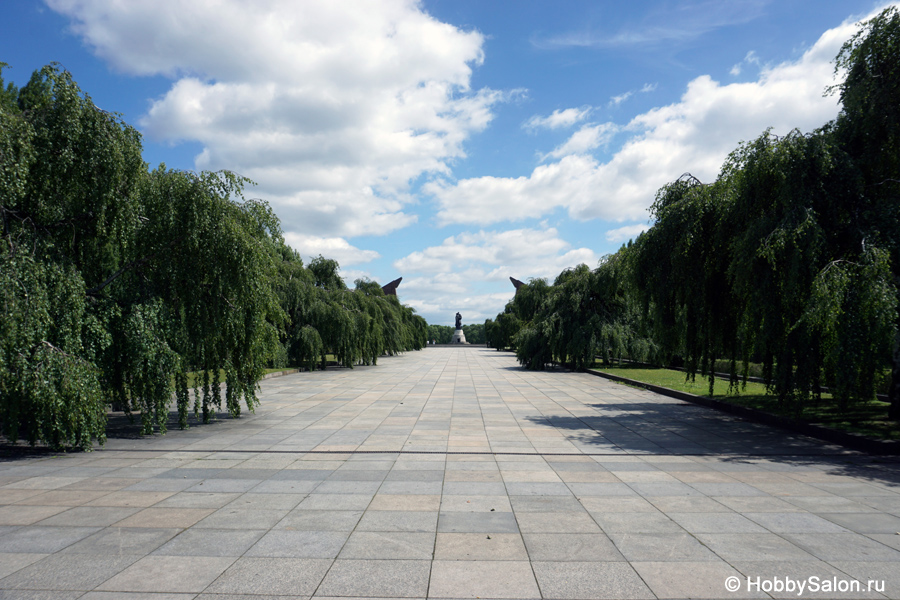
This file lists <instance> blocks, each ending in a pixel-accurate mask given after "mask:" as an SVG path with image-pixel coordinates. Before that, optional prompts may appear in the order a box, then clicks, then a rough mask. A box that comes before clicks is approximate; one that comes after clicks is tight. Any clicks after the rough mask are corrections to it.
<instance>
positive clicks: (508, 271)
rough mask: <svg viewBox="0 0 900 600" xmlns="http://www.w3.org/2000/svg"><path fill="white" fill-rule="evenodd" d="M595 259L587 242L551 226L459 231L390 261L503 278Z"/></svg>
mask: <svg viewBox="0 0 900 600" xmlns="http://www.w3.org/2000/svg"><path fill="white" fill-rule="evenodd" d="M597 259H598V257H597V256H596V255H595V254H594V251H593V250H591V249H589V248H574V249H573V248H572V247H571V244H569V243H568V242H566V241H565V240H563V239H562V238H560V237H559V232H558V231H557V230H556V229H555V228H552V227H551V228H547V229H511V230H508V231H479V232H477V233H470V232H467V233H461V234H459V235H456V236H451V237H448V238H447V239H445V240H444V242H443V243H442V244H441V245H440V246H431V247H429V248H426V249H425V250H422V251H417V252H413V253H411V254H409V255H407V256H405V257H403V258H401V259H398V260H396V261H395V262H394V267H395V268H396V269H397V270H398V271H400V272H403V273H413V274H416V273H419V274H432V275H438V274H440V275H442V276H443V275H448V274H450V273H456V274H457V276H459V274H461V273H465V272H466V271H467V270H468V271H472V270H474V271H477V272H479V273H480V277H481V279H482V280H485V281H502V280H505V279H507V278H508V277H510V276H512V277H516V278H517V279H521V278H522V277H525V276H529V277H549V276H555V275H556V274H558V273H559V272H560V271H562V270H563V269H564V268H566V267H571V266H574V265H577V264H579V263H582V262H584V263H588V264H591V265H593V264H595V263H596V262H597Z"/></svg>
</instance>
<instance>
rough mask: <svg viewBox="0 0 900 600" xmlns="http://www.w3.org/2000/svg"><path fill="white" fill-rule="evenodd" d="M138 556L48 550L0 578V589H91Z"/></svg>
mask: <svg viewBox="0 0 900 600" xmlns="http://www.w3.org/2000/svg"><path fill="white" fill-rule="evenodd" d="M136 560H138V557H137V556H129V555H119V556H96V555H92V554H60V553H56V554H52V555H50V556H47V557H46V558H43V559H41V560H40V561H38V562H35V563H34V564H32V565H30V566H27V567H25V568H23V569H20V570H18V571H16V572H15V573H14V574H13V575H10V576H9V577H5V578H3V580H2V581H0V587H3V588H4V589H28V590H92V589H94V588H95V587H97V586H98V585H100V584H101V583H103V582H104V581H106V580H107V579H109V578H110V577H112V576H114V575H116V574H117V573H119V572H120V571H122V570H123V569H125V568H126V567H127V566H129V565H130V564H132V563H134V562H135V561H136Z"/></svg>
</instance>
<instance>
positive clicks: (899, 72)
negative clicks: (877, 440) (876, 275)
mask: <svg viewBox="0 0 900 600" xmlns="http://www.w3.org/2000/svg"><path fill="white" fill-rule="evenodd" d="M835 72H836V73H838V74H840V73H842V72H843V73H845V74H846V75H845V77H844V80H843V82H842V83H840V84H838V85H837V86H835V87H833V88H831V90H832V91H839V92H840V99H841V106H842V110H841V114H840V116H839V117H838V119H837V122H836V124H835V133H836V137H837V139H838V140H839V143H840V145H841V147H842V148H843V149H844V150H845V151H846V152H847V154H849V155H850V156H851V157H853V160H854V162H855V164H856V166H857V167H858V168H859V170H860V172H861V176H862V180H863V181H864V184H863V193H862V194H861V197H860V198H859V199H858V200H859V204H858V207H857V210H858V211H859V214H860V221H861V223H860V225H861V227H862V228H863V230H864V231H865V232H866V238H867V242H868V244H870V245H874V246H878V247H880V248H883V249H884V250H886V251H887V252H888V253H889V256H890V269H891V272H892V274H893V286H894V287H895V288H897V287H900V11H898V9H897V8H896V7H889V8H887V9H885V10H884V11H882V12H881V13H880V14H879V15H877V16H876V17H874V18H873V19H870V20H869V21H867V22H865V23H862V26H861V27H860V29H859V31H858V32H857V33H856V35H854V36H853V37H852V38H850V39H849V40H848V41H847V42H846V43H845V44H844V45H843V46H842V48H841V50H840V52H839V53H838V56H837V58H836V60H835ZM893 329H894V332H895V333H894V336H895V337H894V342H893V358H892V363H893V368H892V377H891V387H890V401H891V408H890V417H891V418H892V419H896V420H900V315H896V316H895V317H894V324H893Z"/></svg>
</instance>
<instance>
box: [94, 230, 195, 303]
mask: <svg viewBox="0 0 900 600" xmlns="http://www.w3.org/2000/svg"><path fill="white" fill-rule="evenodd" d="M186 237H187V236H186V235H184V236H181V237H180V238H177V239H174V240H172V241H171V242H169V243H168V244H166V245H165V246H164V247H163V248H160V249H159V250H157V251H156V252H151V253H150V254H148V255H147V256H144V257H142V258H138V259H135V260H133V261H131V262H129V263H127V264H126V265H124V266H123V267H122V268H121V269H119V270H118V271H116V272H115V273H113V274H112V275H110V276H109V277H107V278H106V279H105V280H104V281H103V283H101V284H100V285H97V286H95V287H92V288H91V289H89V290H87V291H86V292H85V295H86V296H96V295H97V294H98V293H99V292H100V291H102V290H103V288H105V287H106V286H108V285H109V284H111V283H112V282H113V281H115V280H116V279H118V278H119V277H121V276H122V275H124V274H125V273H126V272H128V271H130V270H131V269H134V268H136V267H139V266H141V265H143V264H145V263H148V262H150V261H151V260H153V259H154V258H156V257H157V256H158V255H159V254H160V253H161V252H163V251H165V250H171V249H172V248H174V247H175V246H177V245H178V244H180V243H181V242H183V241H184V239H185V238H186Z"/></svg>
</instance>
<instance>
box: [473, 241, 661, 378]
mask: <svg viewBox="0 0 900 600" xmlns="http://www.w3.org/2000/svg"><path fill="white" fill-rule="evenodd" d="M623 268H624V262H623V261H622V260H621V255H620V254H617V255H611V256H607V257H605V258H604V259H603V260H602V261H601V263H600V265H599V266H598V267H597V268H596V269H593V270H591V269H590V268H589V267H588V266H587V265H583V264H582V265H578V266H577V267H574V268H572V269H566V270H564V271H563V272H562V273H560V274H559V275H558V276H557V277H556V280H555V281H554V282H553V285H548V284H547V283H546V281H544V280H533V281H531V282H529V283H528V284H527V285H524V286H521V287H519V289H518V290H517V292H516V296H515V298H514V299H513V300H512V301H511V302H510V304H509V306H508V307H507V312H506V313H504V314H500V315H498V317H497V321H491V322H490V323H489V324H488V330H489V331H490V332H491V335H492V338H491V339H492V343H494V342H493V339H494V337H498V338H499V337H500V335H498V334H499V332H498V331H497V330H498V326H497V324H496V323H503V322H504V320H506V319H508V318H510V317H512V318H515V322H516V323H517V324H519V327H518V329H517V330H516V332H515V333H514V334H513V335H512V340H511V343H512V344H513V345H514V346H515V349H516V358H517V359H518V360H519V362H520V363H521V364H522V365H524V366H526V367H527V368H529V369H543V368H544V367H545V366H546V365H548V364H550V363H562V364H566V365H568V366H570V367H571V368H573V369H584V368H587V367H589V366H591V365H592V364H593V362H594V360H595V358H596V356H597V355H600V356H601V357H602V358H603V359H604V360H607V361H608V360H610V358H611V357H613V356H615V357H621V356H623V355H625V354H629V353H630V354H639V355H641V356H643V355H644V354H645V353H646V350H647V348H646V347H642V346H641V344H640V343H637V338H636V335H635V330H634V327H633V316H634V313H633V311H630V310H629V302H628V299H627V298H626V295H625V288H624V287H623V285H622V283H623V277H622V269H623Z"/></svg>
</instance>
